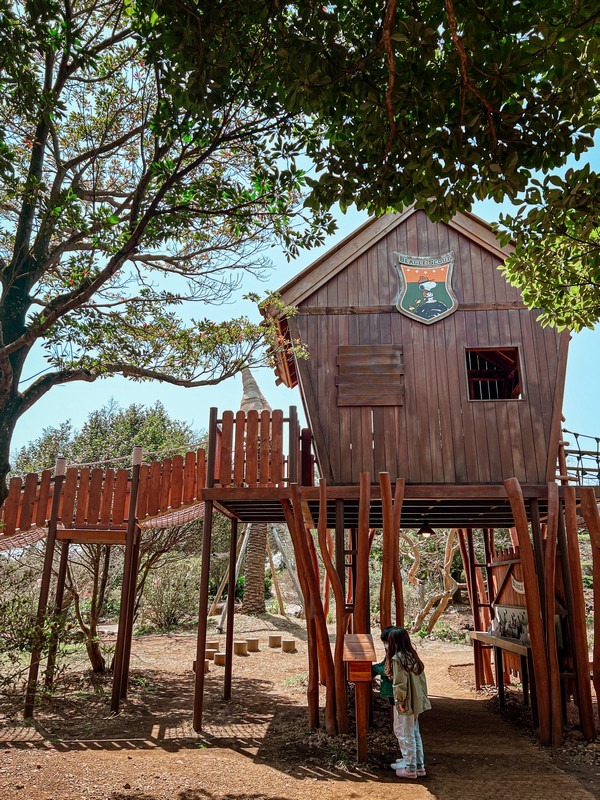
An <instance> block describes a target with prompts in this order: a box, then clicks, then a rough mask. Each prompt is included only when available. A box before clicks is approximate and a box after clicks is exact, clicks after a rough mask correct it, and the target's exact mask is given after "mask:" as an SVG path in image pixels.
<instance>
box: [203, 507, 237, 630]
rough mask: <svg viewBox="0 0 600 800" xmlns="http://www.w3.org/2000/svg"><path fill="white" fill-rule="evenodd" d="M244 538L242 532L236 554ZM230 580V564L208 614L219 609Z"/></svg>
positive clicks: (210, 614)
mask: <svg viewBox="0 0 600 800" xmlns="http://www.w3.org/2000/svg"><path fill="white" fill-rule="evenodd" d="M230 521H231V522H233V520H230ZM236 522H237V520H236ZM243 539H244V534H241V536H240V537H239V539H238V541H237V544H236V548H235V553H236V554H237V551H238V550H239V549H240V545H241V543H242V541H243ZM229 553H230V555H231V546H230V548H229ZM234 564H235V558H234ZM228 581H229V566H228V567H227V569H226V570H225V573H224V575H223V577H222V578H221V583H220V584H219V588H218V589H217V593H216V594H215V596H214V598H213V601H212V603H211V604H210V608H209V609H208V616H209V617H212V615H213V614H214V613H215V611H216V610H217V606H218V605H219V600H220V599H221V597H222V595H223V592H224V591H225V586H227V584H228Z"/></svg>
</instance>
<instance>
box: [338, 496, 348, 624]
mask: <svg viewBox="0 0 600 800" xmlns="http://www.w3.org/2000/svg"><path fill="white" fill-rule="evenodd" d="M345 550H346V529H345V528H344V501H343V500H336V501H335V568H336V570H337V574H338V575H339V576H340V581H341V582H342V589H343V594H344V598H345V597H346V554H345V552H344V551H345ZM344 608H345V605H344ZM336 613H337V611H336Z"/></svg>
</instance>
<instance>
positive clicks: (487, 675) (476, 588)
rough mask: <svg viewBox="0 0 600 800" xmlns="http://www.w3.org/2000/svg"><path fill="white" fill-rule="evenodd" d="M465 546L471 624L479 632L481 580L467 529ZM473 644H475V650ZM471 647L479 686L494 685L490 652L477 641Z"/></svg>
mask: <svg viewBox="0 0 600 800" xmlns="http://www.w3.org/2000/svg"><path fill="white" fill-rule="evenodd" d="M466 544H467V553H468V557H469V584H470V585H471V599H472V608H473V624H474V626H475V630H476V631H481V630H483V629H484V625H483V619H482V615H481V604H480V602H479V594H480V590H481V588H482V587H481V586H480V585H479V583H480V582H481V584H483V579H482V576H481V572H479V581H478V579H477V578H478V571H479V570H478V567H476V566H475V548H474V543H473V529H472V528H467V530H466ZM485 627H487V626H485ZM475 644H477V647H476V648H475ZM473 647H474V650H477V651H478V652H477V661H478V662H479V665H478V671H479V680H480V681H481V684H482V685H484V684H490V683H494V679H493V676H492V667H491V663H490V657H489V652H490V651H489V650H488V651H484V650H483V648H482V646H481V642H477V640H475V641H474V642H473ZM478 688H481V687H478Z"/></svg>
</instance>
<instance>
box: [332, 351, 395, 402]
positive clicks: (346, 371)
mask: <svg viewBox="0 0 600 800" xmlns="http://www.w3.org/2000/svg"><path fill="white" fill-rule="evenodd" d="M337 368H338V374H337V377H336V379H335V382H336V384H337V404H338V406H401V405H403V403H404V367H403V363H402V347H401V346H400V345H395V344H374V345H370V344H369V345H341V346H340V347H339V348H338V355H337Z"/></svg>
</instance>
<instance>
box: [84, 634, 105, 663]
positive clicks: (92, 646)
mask: <svg viewBox="0 0 600 800" xmlns="http://www.w3.org/2000/svg"><path fill="white" fill-rule="evenodd" d="M85 649H86V650H87V654H88V658H89V660H90V664H91V665H92V669H93V670H94V672H104V670H105V669H106V661H105V659H104V656H103V655H102V651H101V650H100V642H99V641H98V632H97V631H96V626H95V625H93V626H92V627H91V628H90V631H89V634H88V636H87V637H86V640H85Z"/></svg>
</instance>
